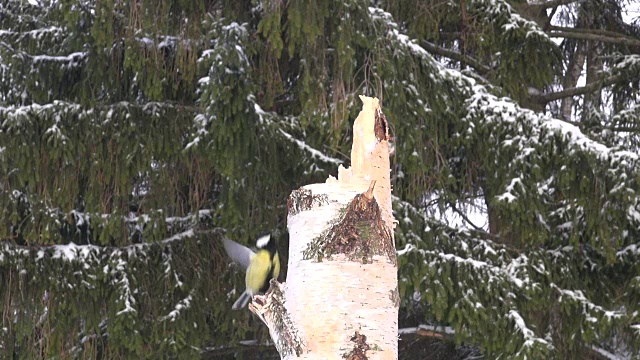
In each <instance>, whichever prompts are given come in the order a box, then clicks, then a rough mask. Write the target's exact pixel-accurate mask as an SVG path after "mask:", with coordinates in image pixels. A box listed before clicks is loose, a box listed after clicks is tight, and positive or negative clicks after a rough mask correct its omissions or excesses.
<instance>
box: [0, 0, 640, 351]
mask: <svg viewBox="0 0 640 360" xmlns="http://www.w3.org/2000/svg"><path fill="white" fill-rule="evenodd" d="M629 5H630V4H629V2H627V1H623V0H593V1H572V0H546V1H542V0H541V1H520V0H511V1H507V0H491V1H489V0H456V1H449V0H446V1H444V0H442V1H439V0H438V1H426V2H425V1H420V0H402V1H393V2H387V1H363V0H347V1H323V0H300V1H289V2H283V1H277V0H264V1H259V0H251V1H250V0H242V1H205V2H202V1H189V0H180V1H163V0H158V1H155V2H152V3H148V2H138V1H132V2H124V1H113V0H106V1H87V0H57V1H46V0H33V1H31V2H27V1H22V0H7V1H4V2H3V3H2V4H0V19H1V20H0V74H1V75H0V79H1V81H0V239H1V240H2V247H1V248H0V278H2V284H4V286H3V287H2V288H1V290H0V295H1V296H0V307H1V308H2V310H3V319H2V328H1V329H0V349H1V350H0V351H2V352H3V354H5V355H6V356H7V357H9V356H13V357H17V358H28V359H31V358H37V357H44V358H49V357H56V356H58V357H75V358H131V357H148V358H158V357H167V356H172V355H173V356H176V357H189V356H192V357H199V356H200V355H201V354H202V353H203V351H205V350H206V349H209V350H210V352H209V354H214V355H211V356H216V355H221V354H223V353H224V354H229V353H240V352H243V351H247V349H248V351H249V352H251V351H253V350H255V351H256V352H260V354H261V355H257V356H264V353H261V351H262V350H264V349H263V348H262V347H260V346H255V347H248V348H247V347H237V345H238V344H239V341H240V340H246V339H253V340H256V341H257V344H263V343H264V340H266V339H268V333H267V330H266V328H265V327H263V326H262V324H261V323H260V322H259V321H257V320H256V319H255V318H253V317H252V316H251V315H250V314H249V312H248V311H244V312H230V311H229V309H230V307H231V303H232V302H233V301H234V300H235V298H234V297H235V296H236V295H237V293H238V292H239V291H242V288H243V286H244V284H243V276H242V275H241V274H239V273H237V272H236V271H235V270H234V269H233V268H232V267H229V266H228V263H229V260H228V259H227V258H226V257H225V255H224V250H223V249H222V246H221V244H220V239H221V237H222V236H227V237H230V238H234V239H236V240H238V241H241V242H245V243H247V244H251V242H252V240H251V239H252V238H253V237H254V236H255V235H256V234H257V233H259V232H261V231H263V230H266V229H279V230H280V233H281V234H280V235H279V236H280V238H281V239H282V241H280V243H281V249H280V250H281V252H282V253H283V254H284V255H285V256H283V258H284V259H283V264H285V263H286V250H287V249H286V241H285V240H286V234H284V228H285V224H284V222H285V216H286V199H287V196H288V195H289V193H290V192H291V191H292V190H293V189H296V188H298V187H300V186H301V185H304V184H310V183H315V182H319V181H323V180H324V179H326V178H327V176H328V175H332V174H333V173H332V172H333V171H334V170H335V168H336V167H337V165H339V164H344V165H348V163H347V162H348V160H347V157H346V156H345V155H343V154H346V153H348V151H349V146H350V144H351V139H352V135H351V133H350V129H351V127H352V123H353V121H354V119H355V117H356V115H357V110H358V109H359V108H360V104H359V103H358V101H359V100H358V96H357V95H359V94H365V95H367V96H375V97H378V98H379V99H380V100H381V104H382V107H383V111H384V114H385V115H386V118H387V120H388V121H389V123H390V125H391V127H392V135H393V137H394V139H395V151H394V154H393V156H392V165H393V168H394V169H393V172H392V184H393V193H394V195H395V199H394V212H395V213H394V216H395V218H396V219H398V220H399V224H398V226H397V227H396V233H395V240H396V248H397V249H398V268H399V273H398V280H399V290H400V303H401V315H400V319H399V322H400V325H401V326H402V327H406V328H415V329H416V331H415V332H414V333H415V334H417V335H414V336H416V337H417V338H418V339H419V340H420V341H411V342H407V344H406V346H403V345H404V342H401V344H400V347H399V350H400V357H401V358H402V357H403V358H411V356H412V355H413V356H415V357H419V358H423V357H424V356H422V354H424V353H425V352H426V353H432V354H441V355H442V357H444V356H448V357H454V356H459V357H462V356H463V355H464V354H468V353H475V354H482V355H484V356H485V357H486V358H525V357H526V358H557V359H570V358H585V357H593V358H607V357H609V358H611V357H613V356H614V355H617V356H622V357H635V356H639V355H640V353H639V351H640V346H639V345H638V344H640V315H639V314H640V306H639V305H638V304H639V303H640V245H639V243H638V241H639V240H638V239H639V235H640V231H639V230H638V229H640V204H639V201H638V191H640V189H639V185H638V180H639V179H640V175H639V170H640V169H639V167H640V164H639V162H638V134H639V130H640V128H639V127H638V124H639V123H640V107H639V106H638V105H637V103H638V89H639V87H640V27H639V25H638V21H637V19H635V20H634V19H631V20H629V19H628V16H627V15H626V14H625V9H626V8H627V7H628V6H629ZM583 82H584V84H583ZM333 175H335V174H333ZM472 208H480V209H481V211H483V212H484V213H486V217H487V219H488V221H487V224H486V226H485V225H484V224H481V223H475V222H474V221H473V220H470V219H468V217H467V216H466V215H465V214H466V213H467V211H468V210H470V209H472ZM447 212H453V213H456V214H462V215H461V216H460V217H462V218H463V220H462V221H461V222H459V223H452V222H450V221H449V220H448V219H446V218H442V217H441V216H438V214H443V213H447ZM310 316H312V314H310ZM418 329H423V330H424V329H429V334H440V336H426V337H421V336H420V335H419V333H420V332H419V331H417V330H418ZM422 334H423V335H424V334H425V332H422ZM407 336H410V335H406V332H405V334H404V335H402V337H403V338H405V339H406V337H407ZM434 339H435V340H436V341H432V340H434ZM450 339H452V340H453V341H454V343H455V344H456V345H457V346H456V347H454V346H453V345H451V344H452V343H451V341H450ZM449 345H451V346H449ZM267 351H268V350H267ZM270 353H271V354H273V352H270ZM445 353H446V354H447V355H444V354H445ZM434 356H435V355H434Z"/></svg>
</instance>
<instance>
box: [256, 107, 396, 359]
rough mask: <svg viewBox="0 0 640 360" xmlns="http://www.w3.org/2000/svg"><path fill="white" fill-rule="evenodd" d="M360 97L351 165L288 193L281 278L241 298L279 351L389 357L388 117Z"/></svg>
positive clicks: (392, 314)
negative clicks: (250, 296)
mask: <svg viewBox="0 0 640 360" xmlns="http://www.w3.org/2000/svg"><path fill="white" fill-rule="evenodd" d="M360 99H361V100H362V102H363V106H362V111H361V112H360V114H359V115H358V118H357V119H356V121H355V124H354V128H353V134H354V135H353V145H352V148H351V167H350V168H344V167H343V166H342V165H340V167H339V168H338V178H337V179H336V178H334V177H332V176H330V177H329V178H328V179H327V181H326V182H325V183H323V184H311V185H307V186H303V187H301V188H300V189H298V190H295V191H293V192H292V194H291V195H290V197H289V200H288V211H289V214H288V228H289V238H290V244H289V264H288V265H289V266H288V273H287V281H286V283H284V284H278V283H276V282H275V281H272V287H271V290H270V291H269V292H267V294H266V296H264V297H257V298H254V302H253V303H252V304H251V305H250V308H251V310H252V311H253V312H255V313H256V314H258V315H260V316H261V317H262V320H263V321H264V322H265V323H266V324H267V326H269V329H270V333H271V336H272V338H273V340H274V342H275V344H276V347H277V349H278V351H279V352H280V355H281V356H282V358H285V359H289V358H298V357H299V358H303V359H339V358H345V359H354V360H355V359H358V360H360V359H397V357H398V340H397V339H398V336H397V333H398V306H399V296H398V287H397V286H398V281H397V259H396V252H395V246H394V242H393V228H394V219H393V215H392V209H391V183H390V179H389V175H390V167H389V166H390V165H389V144H388V138H389V133H388V124H387V121H386V119H385V117H384V115H383V113H382V111H381V109H380V105H379V101H378V99H376V98H369V97H365V96H361V97H360ZM274 285H275V286H274Z"/></svg>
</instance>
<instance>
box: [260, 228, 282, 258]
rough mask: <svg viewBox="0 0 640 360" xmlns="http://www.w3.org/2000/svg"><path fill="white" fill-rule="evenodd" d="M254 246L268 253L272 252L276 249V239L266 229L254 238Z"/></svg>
mask: <svg viewBox="0 0 640 360" xmlns="http://www.w3.org/2000/svg"><path fill="white" fill-rule="evenodd" d="M256 247H257V248H258V249H265V250H268V251H269V252H270V253H274V252H276V249H277V245H276V239H275V238H274V237H273V236H272V235H271V233H270V232H268V231H266V232H263V233H260V235H258V237H257V238H256Z"/></svg>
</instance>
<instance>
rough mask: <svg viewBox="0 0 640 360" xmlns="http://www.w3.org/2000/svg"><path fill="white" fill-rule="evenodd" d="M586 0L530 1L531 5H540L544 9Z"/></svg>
mask: <svg viewBox="0 0 640 360" xmlns="http://www.w3.org/2000/svg"><path fill="white" fill-rule="evenodd" d="M583 1H584V0H549V1H539V2H533V3H530V4H529V5H530V6H539V7H542V8H543V9H548V8H552V7H556V6H562V5H569V4H573V3H576V2H583Z"/></svg>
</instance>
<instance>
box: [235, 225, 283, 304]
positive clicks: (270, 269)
mask: <svg viewBox="0 0 640 360" xmlns="http://www.w3.org/2000/svg"><path fill="white" fill-rule="evenodd" d="M256 247H257V248H258V250H257V251H256V252H254V251H253V250H251V249H249V248H248V247H246V246H244V245H240V244H238V243H237V242H235V241H233V240H229V239H224V249H225V250H226V251H227V254H229V257H230V258H231V259H232V260H233V261H234V262H236V263H237V264H239V265H240V266H241V267H242V269H243V270H245V271H246V272H247V274H246V276H245V286H246V289H245V291H244V292H243V293H242V295H240V297H239V298H238V300H236V302H235V303H234V304H233V306H232V309H233V310H237V309H240V308H243V307H245V306H247V304H248V303H249V301H251V299H252V298H253V296H254V295H257V294H264V293H265V292H266V291H267V290H268V289H269V281H271V279H277V278H278V275H279V274H280V258H279V257H278V248H277V244H276V240H275V238H273V237H272V236H271V234H270V233H269V232H265V233H262V234H260V235H258V238H257V239H256Z"/></svg>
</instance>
